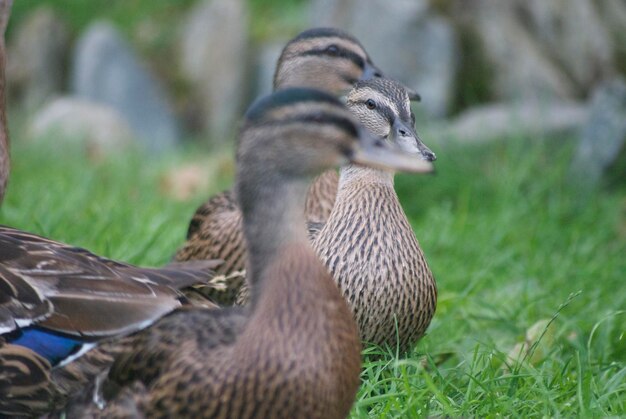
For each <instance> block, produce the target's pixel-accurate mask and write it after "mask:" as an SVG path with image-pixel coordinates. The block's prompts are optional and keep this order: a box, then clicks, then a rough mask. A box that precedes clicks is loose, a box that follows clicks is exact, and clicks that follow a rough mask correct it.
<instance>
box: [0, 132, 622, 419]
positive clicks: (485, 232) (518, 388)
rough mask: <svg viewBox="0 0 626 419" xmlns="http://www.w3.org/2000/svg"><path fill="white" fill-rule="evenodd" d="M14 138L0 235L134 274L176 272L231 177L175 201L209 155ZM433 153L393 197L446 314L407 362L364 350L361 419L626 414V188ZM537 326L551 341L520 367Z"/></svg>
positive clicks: (497, 158) (509, 162) (510, 150)
mask: <svg viewBox="0 0 626 419" xmlns="http://www.w3.org/2000/svg"><path fill="white" fill-rule="evenodd" d="M14 138H15V141H14V147H13V160H14V171H13V173H12V178H11V182H10V190H9V194H8V197H7V200H6V201H5V204H4V205H3V207H2V209H1V210H0V222H1V223H3V224H8V225H12V226H16V227H19V228H23V229H26V230H29V231H33V232H37V233H41V234H44V235H46V236H49V237H51V238H54V239H58V240H62V241H66V242H69V243H72V244H76V245H80V246H84V247H87V248H89V249H91V250H93V251H95V252H97V253H99V254H102V255H105V256H109V257H114V258H118V259H121V260H125V261H130V262H133V263H138V264H145V265H159V264H163V263H165V262H167V261H168V260H169V258H170V257H171V255H172V254H173V252H174V250H175V249H176V247H177V246H178V245H180V243H181V242H182V240H183V238H184V234H185V230H186V227H187V222H188V220H189V217H190V215H191V214H192V212H193V211H194V209H195V208H196V206H197V204H199V203H200V202H201V201H202V200H203V199H204V198H205V197H206V195H207V194H208V193H209V192H214V191H216V190H219V189H220V188H221V187H223V186H226V185H227V184H228V181H229V176H232V173H226V174H225V175H224V177H223V178H220V179H218V180H217V181H216V182H214V184H213V187H212V188H211V190H210V191H206V192H203V193H201V194H198V195H197V196H195V197H194V198H193V199H191V200H190V201H187V202H176V201H173V200H171V199H170V198H168V197H167V196H165V195H163V194H162V193H161V192H160V191H161V188H160V179H161V176H162V175H163V173H164V172H165V171H166V170H168V169H170V168H172V167H175V166H176V165H178V164H181V163H183V162H185V161H191V160H197V159H198V157H197V156H198V154H201V153H198V151H197V150H188V151H184V152H178V153H174V154H173V155H169V156H167V157H162V158H150V157H148V158H146V157H142V156H139V155H138V154H136V153H134V154H133V153H131V154H128V155H125V156H121V157H117V158H111V159H105V160H104V161H103V162H101V163H98V164H90V163H88V162H86V161H85V160H84V159H83V158H82V154H81V153H80V152H79V151H77V150H74V149H67V148H62V147H61V146H60V145H59V144H53V145H51V146H41V145H35V144H24V143H20V135H19V133H17V135H14ZM432 148H433V149H434V150H435V151H436V152H437V154H438V156H439V160H438V161H437V174H436V175H435V176H424V177H419V176H418V177H416V176H399V177H398V179H397V189H398V191H399V194H400V196H401V199H402V202H403V204H404V206H405V209H406V212H407V214H408V216H409V218H410V219H411V222H412V223H413V226H414V228H415V231H416V233H417V236H418V238H419V240H420V243H421V244H422V246H423V248H424V250H425V253H426V255H427V258H428V260H429V263H430V265H431V267H432V269H433V271H434V273H435V276H436V279H437V282H438V288H439V303H438V308H437V314H436V316H435V319H434V320H433V322H432V324H431V326H430V328H429V331H428V334H427V336H426V337H425V338H424V339H423V340H422V341H421V342H420V343H419V344H418V345H417V347H416V348H415V349H414V350H413V351H412V352H411V353H410V354H408V356H406V357H398V356H396V355H395V354H393V350H383V349H379V348H372V347H370V348H366V349H365V353H366V355H365V359H366V361H365V363H364V368H363V375H362V378H363V384H362V386H361V389H360V391H359V394H358V399H357V402H356V404H355V407H354V410H353V416H354V417H368V416H369V417H425V416H452V417H458V416H487V417H496V416H513V417H529V416H530V417H559V416H565V417H575V416H580V417H597V416H624V415H626V336H624V334H625V333H626V328H625V326H624V325H625V324H626V288H625V286H624V283H625V282H624V281H625V280H626V192H625V188H624V184H623V183H622V184H617V185H611V186H610V187H606V186H605V187H603V188H601V189H600V190H599V191H596V192H585V191H583V190H580V188H578V187H577V185H575V184H572V183H571V182H570V181H569V179H568V177H567V176H566V173H567V164H568V161H569V158H570V156H571V147H570V146H568V145H567V144H563V142H562V141H556V140H555V141H548V142H540V141H530V140H528V139H523V138H513V139H509V140H508V141H503V142H500V143H497V144H494V145H490V146H480V147H471V146H462V145H458V144H447V145H437V144H434V145H433V147H432ZM540 321H546V322H544V323H543V324H544V326H542V327H540V328H539V330H538V331H535V332H533V333H534V336H535V337H540V339H539V342H538V343H536V344H535V345H534V346H533V347H532V349H531V353H530V354H529V355H528V356H526V357H525V359H524V361H523V362H520V363H515V362H512V361H511V360H510V359H509V358H508V357H507V354H509V353H510V352H511V351H512V350H513V348H514V347H515V345H516V344H518V343H520V342H522V341H523V340H524V336H525V334H526V333H527V331H528V329H529V328H531V326H533V325H535V324H537V322H540ZM547 321H550V323H549V324H550V326H549V327H547V328H546V327H545V324H546V323H547ZM544 332H545V333H544Z"/></svg>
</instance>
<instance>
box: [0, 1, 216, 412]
mask: <svg viewBox="0 0 626 419" xmlns="http://www.w3.org/2000/svg"><path fill="white" fill-rule="evenodd" d="M11 3H12V2H11V1H7V0H0V32H1V33H2V34H4V29H6V25H7V22H8V19H9V14H10V9H11ZM5 64H6V62H5V49H4V37H3V36H2V37H1V38H0V200H1V198H2V196H3V195H4V191H5V186H6V181H7V178H8V174H9V166H8V165H9V136H8V132H7V125H6V112H5V106H6V105H5V101H4V86H5V80H4V70H5ZM214 265H215V263H213V262H208V261H207V263H204V262H200V263H193V264H184V265H175V266H170V267H168V268H164V269H145V268H137V267H134V266H131V265H128V264H125V263H121V262H115V261H112V260H109V259H105V258H102V257H99V256H97V255H95V254H93V253H90V252H89V251H87V250H85V249H81V248H77V247H73V246H68V245H65V244H63V243H59V242H56V241H53V240H49V239H46V238H43V237H41V236H38V235H35V234H31V233H27V232H24V231H20V230H16V229H13V228H10V227H4V226H0V417H7V416H8V417H13V416H20V417H25V416H39V415H42V414H44V413H47V412H50V411H53V410H55V409H60V408H62V407H63V406H64V403H65V400H66V399H67V397H69V396H70V395H72V394H73V393H74V392H75V391H77V390H79V389H82V386H83V385H84V384H85V383H87V382H89V381H90V380H92V379H93V377H94V376H96V375H97V374H98V373H99V372H100V371H101V369H102V368H104V367H108V366H109V365H110V363H111V361H112V357H111V353H109V352H106V351H102V350H97V351H91V352H89V354H88V355H86V356H84V357H81V358H78V360H80V365H79V362H78V360H77V361H72V360H73V359H75V358H77V357H78V356H79V355H80V354H81V353H83V352H84V351H85V350H87V349H89V348H91V347H93V346H94V345H95V343H96V342H99V341H102V340H106V339H107V338H110V337H112V336H121V335H125V334H128V333H132V332H134V331H137V330H139V329H141V328H144V327H146V326H147V325H149V324H150V323H152V322H154V321H156V320H157V319H158V318H160V317H162V316H164V315H165V314H167V313H169V312H171V311H172V310H174V309H176V308H179V307H181V306H182V305H183V304H184V301H185V298H184V297H183V296H182V294H180V293H179V292H177V291H176V290H175V289H176V288H183V287H187V286H189V285H191V284H194V283H198V282H206V281H207V279H209V278H210V277H211V271H210V268H211V267H212V266H214ZM112 313H114V314H115V315H112Z"/></svg>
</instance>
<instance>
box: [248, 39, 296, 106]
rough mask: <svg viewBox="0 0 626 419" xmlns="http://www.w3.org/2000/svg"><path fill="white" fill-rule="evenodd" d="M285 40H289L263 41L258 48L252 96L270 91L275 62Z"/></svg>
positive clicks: (262, 94)
mask: <svg viewBox="0 0 626 419" xmlns="http://www.w3.org/2000/svg"><path fill="white" fill-rule="evenodd" d="M287 42H289V40H288V39H283V40H280V41H277V40H274V41H271V42H267V43H264V44H263V45H261V47H260V48H259V53H258V54H257V57H256V63H257V64H256V75H257V80H256V89H255V92H254V96H256V97H259V96H264V95H267V94H269V93H271V92H272V90H273V87H274V73H275V72H276V63H277V62H278V58H280V53H281V52H282V51H283V48H284V47H285V45H286V44H287Z"/></svg>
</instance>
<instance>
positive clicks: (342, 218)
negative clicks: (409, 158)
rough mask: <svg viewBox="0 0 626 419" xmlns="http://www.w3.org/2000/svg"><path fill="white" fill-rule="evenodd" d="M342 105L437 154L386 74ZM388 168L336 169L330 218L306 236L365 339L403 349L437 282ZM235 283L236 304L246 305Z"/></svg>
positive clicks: (387, 133) (425, 316)
mask: <svg viewBox="0 0 626 419" xmlns="http://www.w3.org/2000/svg"><path fill="white" fill-rule="evenodd" d="M346 104H347V107H348V109H350V111H352V113H353V114H354V115H355V116H356V117H357V119H358V120H359V121H360V122H361V124H363V125H364V126H366V127H367V128H368V129H369V130H370V131H371V132H372V133H373V134H375V135H378V136H380V137H383V138H386V139H387V140H388V141H390V142H392V143H394V144H396V145H397V146H398V147H402V149H404V150H405V151H406V152H407V153H413V154H415V155H416V156H419V157H421V158H422V159H424V160H426V161H429V162H432V161H435V160H436V155H435V153H433V152H432V151H431V150H430V149H429V148H428V147H427V146H426V145H425V144H424V143H423V141H422V140H421V139H420V137H419V136H418V135H417V133H416V131H415V128H414V124H415V115H414V114H413V112H412V110H411V106H410V99H409V94H408V92H407V90H406V89H405V88H404V87H403V86H402V85H401V84H399V83H397V82H395V81H393V80H388V79H382V78H381V79H371V80H363V81H359V82H357V83H356V84H355V86H354V87H353V88H352V90H351V91H350V93H349V94H348V96H347V102H346ZM393 180H394V172H393V171H392V170H389V169H377V168H368V167H363V166H359V165H348V166H346V167H343V168H341V170H340V179H339V186H338V193H337V198H336V201H335V204H334V206H333V209H332V212H331V213H330V215H329V217H328V220H327V221H326V222H323V223H309V224H308V228H309V238H310V240H311V241H312V246H313V248H314V250H315V251H316V253H317V254H318V256H319V257H320V258H321V260H322V262H323V263H324V264H325V265H326V267H327V268H328V269H329V270H330V272H331V274H332V276H333V279H334V280H335V282H336V283H337V285H338V286H339V289H340V290H341V292H342V294H343V296H344V297H345V299H346V301H347V302H348V304H349V305H350V308H351V310H352V313H353V315H354V317H355V320H356V323H357V325H358V328H359V335H360V337H361V339H362V340H363V342H367V343H370V344H375V345H378V346H381V347H383V346H387V347H391V348H398V349H399V350H400V351H401V352H406V351H407V350H409V349H410V348H411V347H413V346H414V344H415V343H416V342H417V341H418V340H419V339H420V338H421V337H422V336H423V334H424V332H425V331H426V329H427V327H428V325H429V324H430V321H431V320H432V318H433V316H434V313H435V309H436V302H437V287H436V283H435V279H434V277H433V274H432V271H431V269H430V267H429V266H428V263H427V261H426V257H425V256H424V252H423V250H422V248H421V246H420V245H419V242H418V241H417V238H416V236H415V233H414V231H413V229H412V228H411V225H410V223H409V221H408V219H407V217H406V214H405V213H404V211H403V209H402V206H401V204H400V201H399V199H398V196H397V194H396V193H395V190H394V182H393ZM248 300H249V292H248V290H247V287H246V285H245V284H244V286H242V288H241V289H240V291H239V293H238V295H237V297H236V301H235V304H237V305H241V306H243V305H246V304H247V303H248Z"/></svg>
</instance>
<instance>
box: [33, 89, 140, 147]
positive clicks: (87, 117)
mask: <svg viewBox="0 0 626 419" xmlns="http://www.w3.org/2000/svg"><path fill="white" fill-rule="evenodd" d="M28 136H29V137H31V138H33V139H40V140H50V139H51V138H54V141H60V142H62V141H65V142H70V143H75V144H80V145H83V146H84V147H85V149H86V150H88V151H89V152H90V153H93V154H97V155H102V154H109V153H112V152H119V151H123V150H125V149H126V148H127V147H128V146H129V145H130V144H132V138H133V133H132V129H131V128H130V125H129V124H128V121H127V120H126V119H125V118H124V117H123V116H122V115H121V114H120V113H119V112H118V111H117V110H116V109H114V108H112V107H111V106H107V105H102V104H98V103H94V102H90V101H88V100H84V99H78V98H76V97H60V98H58V99H55V100H53V101H51V102H50V103H48V104H47V105H46V106H45V107H44V108H42V109H41V110H40V111H39V112H37V113H36V114H35V115H34V116H33V118H32V120H31V122H30V123H29V126H28Z"/></svg>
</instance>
